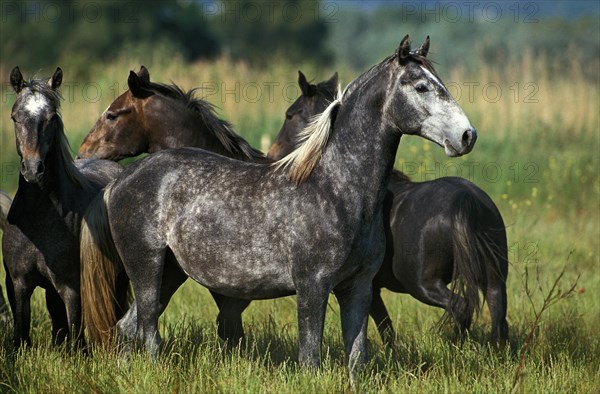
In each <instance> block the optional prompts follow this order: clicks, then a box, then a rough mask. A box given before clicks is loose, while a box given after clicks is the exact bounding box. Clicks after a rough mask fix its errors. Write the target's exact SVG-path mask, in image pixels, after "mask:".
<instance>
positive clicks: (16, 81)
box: [10, 66, 25, 93]
mask: <svg viewBox="0 0 600 394" xmlns="http://www.w3.org/2000/svg"><path fill="white" fill-rule="evenodd" d="M10 85H11V86H12V88H13V90H14V91H15V93H19V92H20V91H21V90H22V89H23V86H24V85H25V82H24V81H23V74H21V70H19V66H16V67H15V68H13V69H12V71H11V72H10Z"/></svg>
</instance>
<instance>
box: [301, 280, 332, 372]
mask: <svg viewBox="0 0 600 394" xmlns="http://www.w3.org/2000/svg"><path fill="white" fill-rule="evenodd" d="M304 282H306V283H302V285H301V286H298V287H297V289H296V294H297V297H296V303H297V305H298V342H299V355H298V360H299V362H300V364H301V365H302V366H307V367H313V368H316V367H318V366H319V361H320V358H321V344H322V342H323V329H324V325H325V311H326V309H327V300H328V298H329V292H330V288H329V287H328V286H326V285H325V284H324V283H319V282H318V281H314V282H313V281H312V278H306V279H304ZM309 282H310V283H309Z"/></svg>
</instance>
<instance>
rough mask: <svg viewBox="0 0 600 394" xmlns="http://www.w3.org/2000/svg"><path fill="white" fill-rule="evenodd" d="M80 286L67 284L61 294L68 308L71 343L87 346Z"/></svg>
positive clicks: (78, 346)
mask: <svg viewBox="0 0 600 394" xmlns="http://www.w3.org/2000/svg"><path fill="white" fill-rule="evenodd" d="M78 287H79V285H77V287H68V286H65V287H64V288H63V289H62V290H61V295H62V299H63V301H64V303H65V307H66V309H67V319H68V322H69V331H68V332H69V340H70V342H71V345H72V346H75V347H77V348H83V347H85V343H84V340H83V332H82V329H81V296H80V294H79V289H78Z"/></svg>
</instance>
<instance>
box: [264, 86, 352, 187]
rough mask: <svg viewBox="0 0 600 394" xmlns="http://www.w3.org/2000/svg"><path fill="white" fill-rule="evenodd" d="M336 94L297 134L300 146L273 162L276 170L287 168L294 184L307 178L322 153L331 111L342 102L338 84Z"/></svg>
mask: <svg viewBox="0 0 600 394" xmlns="http://www.w3.org/2000/svg"><path fill="white" fill-rule="evenodd" d="M336 96H337V97H336V98H335V99H334V100H333V101H332V102H331V103H330V104H329V106H328V107H327V108H326V109H325V111H323V113H321V114H318V115H315V116H313V118H312V119H311V121H310V123H309V124H308V125H307V126H306V127H305V128H304V130H302V132H300V134H298V142H300V146H298V147H297V148H296V149H295V150H293V151H292V152H291V153H290V154H288V155H287V156H285V157H283V158H282V159H280V160H278V161H276V162H275V163H273V165H274V166H275V168H276V169H277V170H279V169H287V170H288V176H289V178H290V180H291V181H292V182H294V183H296V184H300V183H302V182H304V181H306V179H308V177H309V175H310V174H311V173H312V171H313V170H314V168H315V166H316V165H317V163H318V162H319V159H320V158H321V156H322V155H323V151H324V150H325V147H326V146H327V141H329V136H330V134H331V128H332V127H331V121H332V116H333V113H334V111H335V110H336V109H337V108H338V107H339V106H340V104H341V103H342V97H343V94H342V93H341V91H340V87H339V86H338V93H337V95H336Z"/></svg>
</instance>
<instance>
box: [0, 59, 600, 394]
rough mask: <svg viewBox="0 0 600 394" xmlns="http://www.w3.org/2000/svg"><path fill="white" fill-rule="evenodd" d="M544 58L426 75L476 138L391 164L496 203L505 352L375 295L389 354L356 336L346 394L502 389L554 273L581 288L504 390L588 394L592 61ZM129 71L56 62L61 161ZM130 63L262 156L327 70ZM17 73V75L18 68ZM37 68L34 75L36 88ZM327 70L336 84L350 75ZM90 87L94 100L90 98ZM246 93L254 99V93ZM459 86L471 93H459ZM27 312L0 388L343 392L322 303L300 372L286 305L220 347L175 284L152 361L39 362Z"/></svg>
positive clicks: (211, 315) (597, 287) (41, 329)
mask: <svg viewBox="0 0 600 394" xmlns="http://www.w3.org/2000/svg"><path fill="white" fill-rule="evenodd" d="M562 60H563V59H561V61H562ZM374 61H375V60H374ZM556 61H558V60H555V59H546V58H544V57H537V58H534V57H532V56H531V55H528V54H526V55H525V56H524V57H523V59H522V61H521V63H520V64H511V65H510V66H509V65H506V66H502V67H501V66H498V67H480V68H479V71H478V72H477V73H476V74H467V73H466V72H465V71H464V70H463V69H461V67H460V66H457V67H456V68H454V69H452V70H440V74H441V76H442V78H443V79H444V81H445V82H446V84H447V85H448V86H449V87H450V90H451V91H452V92H453V93H455V94H456V95H457V98H458V99H459V102H460V104H461V105H462V106H463V108H464V109H465V112H466V113H467V114H468V115H469V116H470V118H471V120H472V123H473V124H474V125H475V126H476V127H477V129H478V132H479V141H478V142H477V145H476V147H475V149H474V151H473V152H472V153H471V154H469V155H468V156H466V157H464V158H458V159H448V158H446V157H445V156H444V154H443V152H442V151H441V149H439V148H438V147H437V146H434V145H433V144H431V143H429V142H427V141H424V140H422V139H419V138H414V137H404V138H403V140H402V143H401V146H400V149H399V152H398V157H397V161H396V167H397V168H399V169H402V170H404V171H406V172H407V173H408V174H409V175H410V176H412V177H413V179H414V180H417V181H423V180H429V179H434V178H437V177H440V176H445V175H460V176H463V177H466V178H469V179H470V180H472V181H474V182H475V183H476V184H477V185H479V186H480V187H482V188H483V189H484V190H486V191H487V192H488V193H489V194H490V195H491V197H492V198H493V200H494V201H495V202H496V204H497V205H498V207H499V209H500V211H501V213H502V214H503V217H504V220H505V222H506V224H507V233H508V238H509V246H510V253H509V259H510V268H509V278H508V307H509V309H508V321H509V325H510V339H509V342H510V344H509V347H508V348H507V349H505V350H503V351H495V350H493V349H491V348H489V347H488V346H487V344H486V342H485V337H486V336H487V334H488V332H489V328H490V317H489V314H488V313H487V311H486V310H484V313H483V314H482V315H481V317H480V319H479V320H478V321H477V322H475V324H474V327H473V330H472V331H471V333H470V335H471V339H470V340H468V341H466V342H465V343H464V344H462V345H460V344H456V343H453V342H451V341H449V337H450V334H449V332H447V331H446V330H442V332H441V333H438V332H437V331H436V330H435V327H436V324H435V323H436V322H437V320H438V319H439V317H440V316H441V311H440V310H438V309H436V308H432V307H428V306H425V305H423V304H421V303H419V302H418V301H416V300H414V299H412V298H410V297H407V296H403V295H397V294H392V293H389V292H387V291H384V294H383V296H384V299H385V301H386V303H387V305H388V309H389V310H390V311H391V313H392V319H393V324H394V327H395V328H396V330H397V332H398V334H399V341H398V345H397V346H396V348H393V349H391V348H387V347H385V346H384V345H383V344H382V343H381V341H380V340H379V338H378V336H377V334H376V332H375V329H374V327H373V325H372V324H370V327H369V337H370V339H371V345H370V352H371V355H372V358H371V361H370V364H369V367H368V368H367V370H366V371H365V374H364V376H363V378H362V379H361V380H360V382H359V389H360V390H364V391H367V392H442V391H443V392H507V391H510V390H511V389H512V382H513V379H514V377H515V373H516V369H517V365H518V363H519V356H520V351H521V349H522V348H523V347H524V344H525V340H526V337H527V334H528V333H529V332H530V331H531V327H532V323H533V322H534V320H535V314H534V310H535V308H539V306H540V305H541V303H542V302H543V300H544V297H545V296H546V294H547V292H548V291H549V286H550V285H551V284H552V283H553V281H554V279H555V278H556V277H557V276H558V275H559V273H560V271H561V269H562V268H563V267H566V268H565V275H564V277H563V278H562V280H561V282H560V283H559V288H561V289H563V290H564V289H567V288H568V287H569V286H570V285H571V284H573V283H574V282H575V280H576V278H577V276H578V275H581V278H580V279H579V281H578V282H577V287H576V290H577V291H576V293H574V294H572V295H571V296H570V297H568V298H566V299H564V300H561V301H560V302H558V303H556V304H555V305H553V306H552V307H551V308H550V309H549V310H548V311H547V312H546V313H545V314H544V316H542V318H541V321H540V323H539V325H538V326H537V327H536V328H535V330H533V337H532V344H531V346H530V347H529V350H528V352H527V355H526V358H525V362H524V364H523V368H522V369H521V374H520V375H519V376H518V382H519V384H518V386H517V388H516V390H517V391H520V392H524V393H527V392H583V393H588V392H589V393H592V392H598V391H600V378H599V376H600V361H599V360H600V357H599V356H600V336H599V335H598V327H599V326H600V314H599V313H598V311H599V310H600V298H599V297H598V295H597V292H598V291H600V277H599V273H598V272H599V271H598V268H599V265H600V264H599V262H600V260H599V256H600V243H599V241H598V239H600V176H599V175H600V174H599V168H600V163H599V156H598V151H599V150H598V148H599V141H598V137H599V136H598V130H599V120H600V118H599V115H598V108H599V97H600V95H599V87H598V86H597V83H596V82H590V81H589V80H587V79H586V78H585V77H584V75H586V73H584V72H583V71H582V70H583V68H585V67H598V64H596V65H589V64H582V62H580V61H579V60H578V56H577V54H576V53H574V52H573V53H570V54H569V56H565V58H564V61H567V62H569V69H570V70H571V72H570V73H568V74H564V73H563V74H558V73H554V72H553V71H552V69H553V67H554V66H553V64H554V63H555V62H556ZM139 65H140V61H139V60H135V59H125V58H122V59H120V60H118V61H117V62H115V63H112V64H107V65H94V66H92V67H91V68H89V69H87V70H70V69H69V65H68V64H66V65H62V66H63V70H64V71H65V85H64V87H63V96H64V97H65V101H64V102H63V110H62V114H63V120H64V123H65V125H66V128H67V135H68V137H69V139H70V141H71V144H72V147H73V149H74V150H76V148H77V147H78V146H79V143H80V142H81V140H82V138H83V136H84V134H85V133H86V132H87V130H89V129H90V128H91V126H92V125H93V123H94V121H95V119H96V118H97V117H98V116H99V114H100V113H101V112H102V111H103V110H104V108H106V106H107V105H108V104H110V102H112V100H113V99H114V98H115V96H116V94H117V93H118V92H119V91H122V90H124V89H125V88H126V80H127V75H128V72H129V69H135V70H137V69H138V68H139ZM145 65H146V66H148V68H149V70H150V73H151V78H152V80H154V81H159V82H168V81H170V80H173V81H175V82H177V83H178V84H179V85H181V86H183V87H184V88H191V87H195V86H200V87H204V89H203V90H200V91H199V92H198V94H200V95H204V96H206V99H207V100H208V101H210V102H212V103H213V104H215V105H216V106H217V107H218V112H219V114H220V115H221V116H222V117H223V118H225V119H227V120H229V121H231V122H232V123H233V124H234V125H235V127H236V129H237V130H238V131H239V133H240V134H241V135H242V136H244V137H245V138H246V139H248V140H249V141H250V142H251V143H252V145H254V146H256V147H260V148H262V149H263V150H264V149H266V147H268V145H269V143H270V141H272V139H273V137H274V136H275V134H276V133H277V131H278V130H279V128H280V126H281V124H282V122H283V115H284V112H285V109H286V108H287V107H288V106H289V105H290V102H289V101H287V100H286V98H289V99H290V100H291V99H293V98H295V95H297V94H299V92H298V91H297V90H294V88H293V86H295V81H296V78H297V74H296V70H297V69H298V68H300V69H302V70H303V71H304V72H305V74H306V75H307V76H309V77H314V78H316V80H323V79H326V78H328V77H329V76H330V75H331V74H332V72H333V71H334V70H333V69H329V70H316V69H315V68H314V67H312V66H311V65H308V64H307V65H294V66H290V65H287V64H286V63H285V62H284V61H278V62H274V63H272V64H270V65H269V66H268V67H267V68H266V69H253V68H250V67H248V66H247V65H246V64H244V63H234V62H231V61H230V60H229V59H227V58H222V59H219V60H216V61H214V62H197V63H193V64H185V63H183V62H182V61H181V60H179V59H168V60H163V59H161V58H160V57H159V56H156V57H155V58H150V59H149V60H148V59H146V63H145ZM23 71H25V73H26V74H27V73H28V71H30V70H23ZM52 71H53V69H50V68H49V69H48V70H44V71H43V72H40V75H51V73H52ZM339 71H340V78H341V80H342V81H343V82H344V83H348V82H350V81H351V80H352V79H353V78H354V77H356V76H357V75H358V73H356V72H352V71H351V70H339ZM9 72H10V69H9V68H8V67H7V66H6V65H0V75H5V76H7V75H8V73H9ZM69 75H89V79H88V80H87V81H84V80H77V81H75V80H72V79H70V78H69ZM587 75H590V74H589V73H587ZM75 83H78V84H79V85H75ZM86 83H87V85H86ZM475 83H478V84H479V85H475ZM69 84H70V85H69ZM469 84H470V85H469ZM86 86H87V89H88V91H87V92H86V90H85V89H84V88H85V87H86ZM91 86H94V87H96V88H98V89H99V91H100V93H101V94H100V95H99V97H97V100H96V96H95V95H94V91H93V90H92V87H91ZM256 86H258V87H259V88H260V93H261V95H260V96H259V97H256V94H254V92H256V91H257V90H256ZM268 86H271V87H272V91H271V92H268V91H267V89H269V88H268ZM469 86H473V91H472V92H471V94H469V92H468V89H469ZM486 86H487V90H484V87H486ZM284 87H286V88H287V89H288V92H284V89H283V88H284ZM459 88H460V90H459ZM69 89H70V91H69ZM244 89H246V91H245V92H244ZM252 89H255V90H254V91H252ZM9 90H10V88H9V86H8V85H6V84H5V85H3V102H2V106H1V108H0V111H1V113H2V116H1V117H0V138H1V139H0V141H1V145H0V161H1V162H2V177H1V179H0V186H1V187H2V188H4V189H7V190H8V191H10V192H14V190H15V188H16V178H17V172H16V168H17V167H16V163H17V162H18V161H17V156H16V152H15V149H14V134H13V131H12V130H13V128H12V124H11V121H10V116H8V114H9V112H10V107H11V105H12V103H13V101H14V95H12V94H11V93H10V92H9ZM498 92H500V93H501V94H497V93H498ZM458 93H460V96H459V95H458ZM86 94H87V96H86ZM269 94H270V95H269ZM86 97H87V98H86ZM255 99H256V100H255ZM254 101H256V102H254ZM526 273H528V275H526ZM533 273H535V274H533ZM1 275H2V276H3V275H4V273H2V274H1ZM526 281H527V282H526ZM526 284H527V285H526ZM528 289H529V290H528ZM32 311H33V321H32V331H33V335H32V337H33V341H34V346H33V347H32V348H31V349H26V350H21V351H19V352H14V351H13V350H12V345H11V337H12V333H11V329H10V327H9V326H0V391H9V392H10V391H15V392H40V391H42V392H67V391H68V392H89V391H94V392H120V391H127V392H130V391H136V392H142V391H143V392H146V391H152V392H158V391H160V392H163V391H172V392H176V391H183V392H241V391H244V392H342V391H349V386H348V380H347V376H346V372H345V370H344V362H343V360H344V354H343V351H342V348H343V346H342V343H341V332H340V328H339V326H340V324H339V309H338V307H337V304H336V302H335V300H334V299H333V298H332V299H331V301H330V307H329V308H328V314H327V321H326V329H325V340H324V347H323V354H324V360H323V363H322V364H323V366H322V368H320V369H318V370H316V371H302V370H300V369H299V367H298V364H297V361H296V360H297V344H296V338H297V328H296V311H295V300H294V298H293V297H288V298H284V299H278V300H272V301H258V302H254V303H253V304H252V305H251V306H250V307H249V309H248V311H247V312H245V314H244V319H245V323H246V324H245V326H246V332H247V335H248V341H247V347H246V348H243V349H239V348H233V349H230V348H227V347H225V346H224V345H223V344H222V343H220V342H219V340H218V338H217V335H216V326H215V324H214V320H215V318H216V313H217V310H216V307H215V306H214V302H213V301H212V300H211V299H210V295H209V294H208V292H207V291H206V290H205V289H203V288H202V287H201V286H198V285H197V284H195V283H192V282H191V281H189V282H188V283H186V284H185V285H184V286H183V287H182V289H181V290H180V291H179V292H178V293H177V294H176V295H175V296H174V298H173V300H172V301H171V303H170V305H169V307H168V308H167V310H166V312H165V313H164V315H163V316H162V317H161V330H162V333H163V337H164V338H165V340H166V347H165V352H164V354H163V356H162V357H161V358H160V359H159V360H158V361H157V362H150V361H149V360H148V359H146V357H144V356H143V355H139V354H134V355H132V356H130V357H129V358H125V357H123V355H121V354H109V353H105V352H103V351H101V350H100V351H98V352H96V353H94V355H93V356H89V357H88V356H82V355H80V354H72V353H68V352H65V351H63V350H57V349H53V348H52V347H51V345H50V322H49V318H48V316H47V313H46V311H45V307H44V301H43V294H42V292H41V291H36V293H35V294H34V302H33V307H32Z"/></svg>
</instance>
